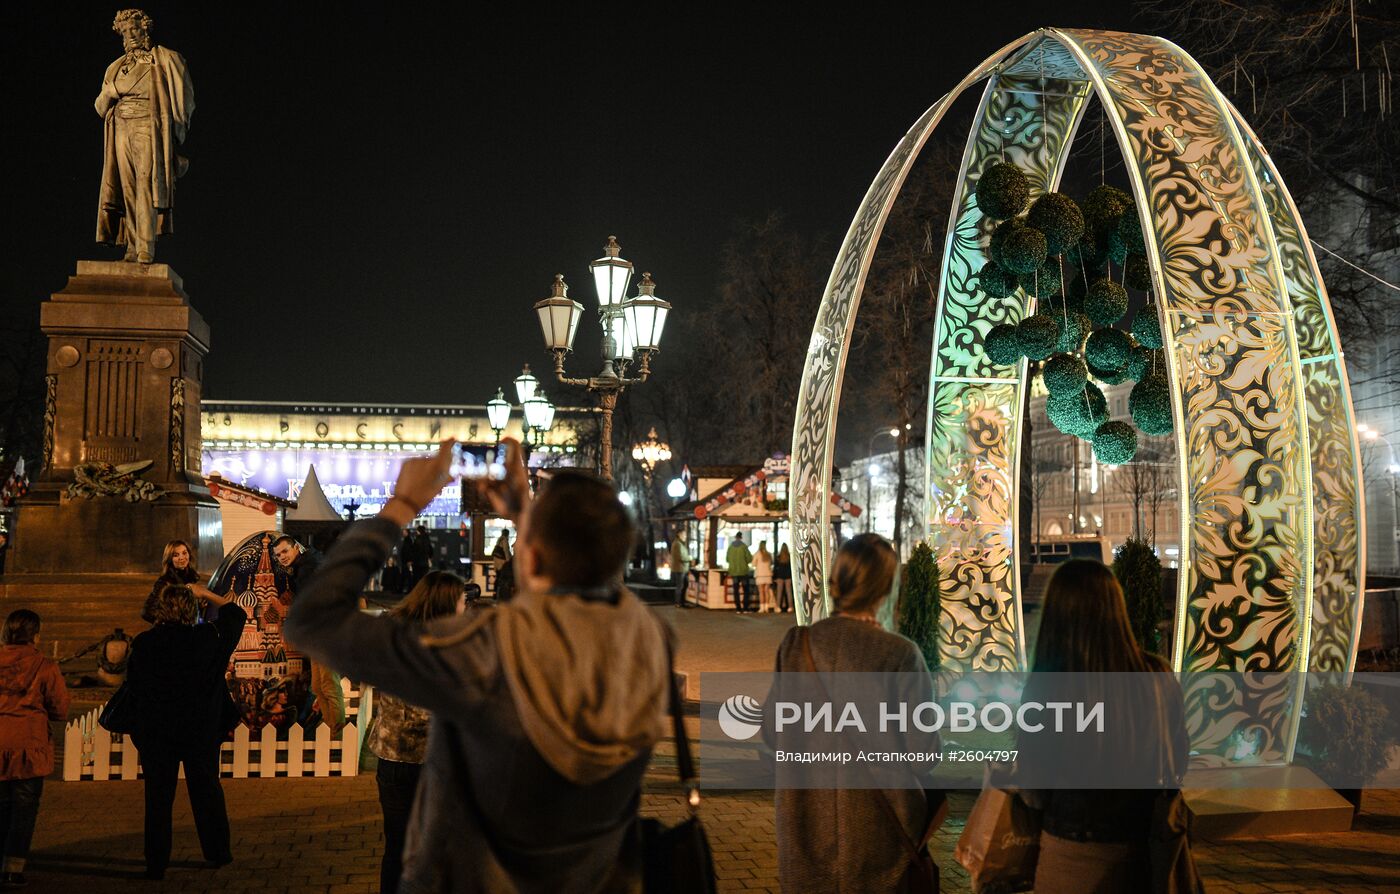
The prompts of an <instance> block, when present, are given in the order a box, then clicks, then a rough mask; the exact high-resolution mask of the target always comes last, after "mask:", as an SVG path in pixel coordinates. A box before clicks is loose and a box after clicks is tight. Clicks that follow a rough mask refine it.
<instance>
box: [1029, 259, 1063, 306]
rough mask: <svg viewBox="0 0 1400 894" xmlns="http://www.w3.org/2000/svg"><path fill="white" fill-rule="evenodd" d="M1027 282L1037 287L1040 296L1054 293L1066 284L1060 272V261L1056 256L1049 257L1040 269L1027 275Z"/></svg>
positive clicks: (1036, 290)
mask: <svg viewBox="0 0 1400 894" xmlns="http://www.w3.org/2000/svg"><path fill="white" fill-rule="evenodd" d="M1026 282H1027V284H1029V285H1031V286H1032V287H1033V288H1034V289H1035V294H1036V295H1037V296H1038V297H1044V296H1049V295H1054V294H1055V293H1056V292H1058V291H1060V288H1061V287H1062V286H1064V284H1065V281H1064V277H1063V276H1062V275H1061V274H1060V262H1059V261H1058V260H1057V259H1055V258H1050V259H1048V260H1047V261H1046V262H1045V263H1044V264H1042V265H1041V266H1040V269H1039V270H1037V271H1035V273H1033V274H1031V275H1030V276H1028V277H1026Z"/></svg>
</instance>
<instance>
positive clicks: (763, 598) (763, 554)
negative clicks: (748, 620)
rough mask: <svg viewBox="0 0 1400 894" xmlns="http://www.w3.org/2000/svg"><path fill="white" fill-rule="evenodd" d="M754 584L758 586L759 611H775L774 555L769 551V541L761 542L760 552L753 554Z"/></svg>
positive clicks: (759, 544) (759, 545)
mask: <svg viewBox="0 0 1400 894" xmlns="http://www.w3.org/2000/svg"><path fill="white" fill-rule="evenodd" d="M753 582H754V583H755V584H757V585H758V610H759V611H761V612H771V611H773V610H774V604H773V554H772V553H770V552H769V551H768V541H767V540H760V541H759V542H758V551H757V552H756V553H754V554H753Z"/></svg>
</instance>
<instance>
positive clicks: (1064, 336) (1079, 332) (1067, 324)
mask: <svg viewBox="0 0 1400 894" xmlns="http://www.w3.org/2000/svg"><path fill="white" fill-rule="evenodd" d="M1054 318H1055V328H1056V329H1057V330H1058V331H1059V333H1060V340H1059V342H1058V343H1057V344H1056V345H1055V349H1056V350H1059V351H1064V352H1065V353H1068V354H1073V353H1076V352H1077V351H1079V349H1080V348H1082V347H1083V346H1084V339H1085V338H1087V337H1088V336H1089V332H1090V331H1091V330H1092V329H1093V328H1094V324H1093V323H1091V322H1089V318H1088V317H1086V316H1084V315H1083V314H1081V313H1075V312H1073V311H1071V312H1070V313H1068V314H1063V313H1056V314H1055V315H1054Z"/></svg>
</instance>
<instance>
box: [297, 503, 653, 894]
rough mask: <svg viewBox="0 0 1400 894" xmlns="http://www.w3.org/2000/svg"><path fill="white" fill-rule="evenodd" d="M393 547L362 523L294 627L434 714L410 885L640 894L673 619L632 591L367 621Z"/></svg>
mask: <svg viewBox="0 0 1400 894" xmlns="http://www.w3.org/2000/svg"><path fill="white" fill-rule="evenodd" d="M397 536H398V529H397V528H396V527H395V526H394V524H393V523H391V522H388V521H385V520H382V519H373V518H372V519H366V520H365V521H360V522H356V523H355V524H353V525H351V526H350V527H349V529H348V530H347V531H346V532H345V533H344V534H343V535H341V537H340V539H339V540H338V541H336V544H335V546H334V547H333V548H332V549H331V550H330V551H329V552H328V553H327V554H326V557H325V560H324V561H323V562H322V564H321V568H320V571H319V572H318V573H317V575H316V577H315V578H313V579H312V582H311V584H310V586H309V587H308V588H307V589H306V590H305V591H304V592H301V593H298V594H297V597H296V599H295V601H294V602H293V604H292V609H291V612H290V615H289V617H288V619H287V631H286V632H287V636H288V637H289V638H291V639H293V640H294V641H295V642H296V643H297V644H298V645H299V646H300V647H301V649H303V650H304V651H305V652H306V653H307V654H309V655H310V656H311V657H312V659H314V660H316V661H323V662H325V663H326V664H327V665H329V666H330V667H334V668H335V669H336V670H338V671H339V672H340V673H342V674H344V675H345V676H347V677H350V678H352V679H356V680H362V681H364V682H367V683H371V684H373V685H375V686H377V687H379V688H381V689H382V690H384V691H385V692H388V693H391V694H393V695H395V696H398V697H399V698H402V699H404V700H405V701H407V702H409V703H411V704H414V705H419V706H421V707H423V708H426V709H428V710H429V711H431V712H432V714H433V722H432V727H431V730H430V732H429V734H428V751H427V759H426V761H425V763H424V766H423V774H422V777H421V780H420V782H419V784H418V795H417V800H416V801H415V803H414V806H413V815H412V818H411V819H410V821H409V829H408V837H407V843H406V845H405V848H404V855H403V858H404V874H403V878H402V881H401V883H400V887H399V890H400V891H403V892H405V894H417V892H429V891H431V892H438V891H453V892H458V891H461V892H475V891H490V892H516V891H518V892H536V891H539V892H545V891H548V892H565V894H568V892H595V891H609V892H611V891H638V890H640V888H641V879H640V870H639V858H640V854H639V853H637V851H636V838H635V835H634V828H633V827H634V824H635V820H636V815H637V807H638V804H639V803H640V800H641V782H642V775H643V773H644V772H645V770H646V766H647V763H648V762H649V761H650V758H651V750H652V746H653V745H655V743H656V742H657V741H658V740H659V739H660V738H661V737H662V736H663V735H664V734H665V731H666V729H667V693H668V688H667V679H666V674H667V659H666V638H667V636H668V635H669V634H668V631H667V630H666V628H665V627H664V625H663V624H662V623H661V622H660V621H659V620H657V619H656V617H655V616H654V615H653V614H652V613H651V611H650V610H649V609H647V607H646V606H645V605H643V604H642V603H641V602H640V601H639V600H638V599H637V598H636V597H635V596H633V595H632V594H630V593H627V592H626V591H622V592H621V593H620V594H618V595H616V597H615V598H613V599H605V598H583V597H581V596H578V595H560V594H537V593H522V594H521V595H520V596H518V597H517V598H516V599H515V601H513V602H510V603H508V604H506V605H502V606H498V607H497V608H496V609H494V610H493V611H489V612H479V613H474V614H468V615H462V616H458V617H455V618H447V619H439V620H436V621H434V622H431V623H429V624H427V625H422V624H417V623H414V622H408V621H404V620H402V619H398V618H392V617H388V616H384V617H378V618H376V617H371V616H369V615H366V614H363V613H361V612H360V611H358V610H357V608H356V601H357V599H358V597H359V594H360V592H361V590H362V589H363V587H364V585H365V584H366V583H367V582H368V580H369V578H370V576H371V575H373V574H374V572H375V571H377V570H378V569H379V567H380V566H381V565H382V564H383V563H384V561H385V559H387V558H388V556H389V552H390V550H391V549H392V547H393V545H394V543H395V541H396V539H397Z"/></svg>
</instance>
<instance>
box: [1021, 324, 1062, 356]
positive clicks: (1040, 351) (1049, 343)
mask: <svg viewBox="0 0 1400 894" xmlns="http://www.w3.org/2000/svg"><path fill="white" fill-rule="evenodd" d="M1016 338H1017V340H1018V341H1019V342H1020V347H1021V351H1022V353H1024V354H1025V355H1026V356H1027V357H1028V358H1030V359H1031V360H1044V359H1045V358H1046V357H1049V356H1050V354H1051V353H1052V352H1054V350H1055V345H1057V344H1058V343H1059V341H1060V330H1059V329H1058V328H1057V327H1056V326H1055V321H1054V320H1053V319H1052V318H1050V317H1048V316H1039V315H1036V316H1031V317H1026V318H1025V319H1024V320H1022V321H1021V325H1019V326H1017V327H1016Z"/></svg>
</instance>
